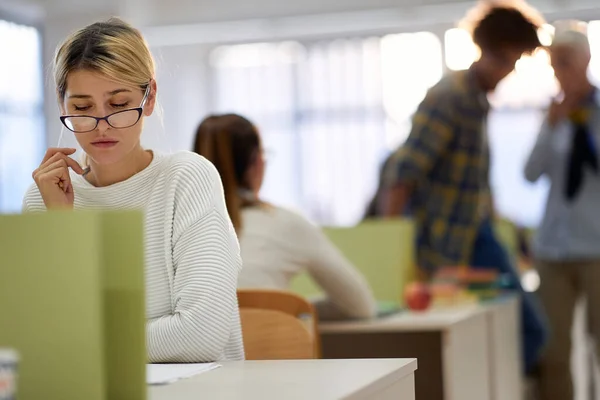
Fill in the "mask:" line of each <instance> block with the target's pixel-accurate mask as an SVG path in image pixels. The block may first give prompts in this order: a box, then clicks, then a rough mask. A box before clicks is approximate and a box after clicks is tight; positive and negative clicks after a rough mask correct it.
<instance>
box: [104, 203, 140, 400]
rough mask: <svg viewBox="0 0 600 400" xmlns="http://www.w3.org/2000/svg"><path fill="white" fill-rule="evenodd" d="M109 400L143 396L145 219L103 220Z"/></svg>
mask: <svg viewBox="0 0 600 400" xmlns="http://www.w3.org/2000/svg"><path fill="white" fill-rule="evenodd" d="M101 222H102V242H103V244H104V251H103V253H102V267H103V271H104V321H105V325H104V329H105V336H104V339H105V346H106V365H107V381H108V384H107V387H108V393H107V399H110V400H113V399H115V400H143V399H145V397H146V358H147V357H146V354H147V352H146V316H145V296H144V292H145V290H144V289H145V282H144V242H143V240H144V239H143V232H142V227H143V216H142V214H141V213H137V212H112V213H105V214H104V215H103V218H102V221H101Z"/></svg>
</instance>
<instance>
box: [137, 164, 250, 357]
mask: <svg viewBox="0 0 600 400" xmlns="http://www.w3.org/2000/svg"><path fill="white" fill-rule="evenodd" d="M190 160H192V162H191V163H189V162H188V163H185V165H181V167H177V165H174V166H173V168H174V169H175V170H178V171H181V170H183V168H185V170H184V171H185V172H184V173H182V174H180V175H178V176H176V177H174V179H173V181H172V183H173V185H174V187H173V188H172V190H174V191H175V194H174V205H173V206H174V213H173V232H172V252H173V273H174V275H173V285H172V307H173V310H174V311H173V313H172V314H171V315H167V316H163V317H160V318H156V319H154V320H151V321H149V322H148V325H147V335H148V337H147V340H148V355H149V358H150V361H151V362H210V361H215V360H222V359H227V360H232V359H234V360H239V359H243V357H244V355H243V344H242V339H241V333H240V322H239V312H238V304H237V296H236V285H237V277H238V273H239V270H240V268H241V258H240V251H239V245H238V241H237V236H236V234H235V230H234V229H233V226H232V224H231V221H230V219H229V216H228V214H227V211H226V206H225V200H224V196H223V188H222V185H221V181H220V178H219V175H218V173H217V171H216V170H215V168H214V167H213V166H212V164H210V163H209V162H208V161H206V160H204V159H201V158H199V157H198V158H197V157H192V158H190ZM182 161H185V160H182Z"/></svg>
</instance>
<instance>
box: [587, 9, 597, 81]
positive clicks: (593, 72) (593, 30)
mask: <svg viewBox="0 0 600 400" xmlns="http://www.w3.org/2000/svg"><path fill="white" fill-rule="evenodd" d="M588 39H589V41H590V47H591V51H592V61H591V62H590V79H591V80H592V81H594V83H596V84H597V85H600V21H591V22H590V23H589V24H588Z"/></svg>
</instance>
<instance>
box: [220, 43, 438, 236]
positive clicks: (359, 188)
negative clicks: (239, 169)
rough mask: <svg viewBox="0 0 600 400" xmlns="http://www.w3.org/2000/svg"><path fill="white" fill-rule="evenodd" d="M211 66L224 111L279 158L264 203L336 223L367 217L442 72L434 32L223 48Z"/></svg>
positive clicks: (269, 175)
mask: <svg viewBox="0 0 600 400" xmlns="http://www.w3.org/2000/svg"><path fill="white" fill-rule="evenodd" d="M407 54H410V55H411V57H407ZM211 66H212V70H213V73H214V79H213V82H214V85H215V88H214V93H215V104H214V109H215V111H217V112H230V111H232V112H237V113H240V114H243V115H246V116H248V117H249V118H251V119H252V120H254V122H255V123H256V124H257V125H258V126H259V128H260V129H261V132H262V136H263V139H264V142H265V147H266V148H267V150H268V154H270V155H271V158H268V160H267V161H268V163H269V165H268V168H267V174H266V177H265V184H264V188H263V192H262V196H263V197H264V198H265V199H266V200H269V201H272V202H273V203H275V204H279V205H283V206H287V207H292V208H296V209H298V210H300V211H301V212H303V213H304V214H305V215H307V216H309V217H311V218H313V219H314V220H315V221H317V222H319V223H321V224H327V225H352V224H355V223H356V222H357V221H359V220H360V219H361V217H362V215H363V213H364V210H365V205H366V204H367V203H368V201H369V200H370V196H371V194H372V193H373V192H374V191H375V189H376V185H377V180H378V172H379V163H380V162H381V161H382V159H383V158H384V157H385V156H386V155H387V154H388V153H389V152H390V151H391V150H392V149H394V148H395V147H397V145H398V144H399V143H401V142H402V141H403V140H404V139H405V138H406V136H407V134H408V131H409V128H410V116H411V114H412V113H413V112H414V111H415V109H416V107H417V105H418V104H419V103H420V101H421V100H422V99H423V97H424V95H425V93H426V91H427V89H428V88H429V87H430V86H432V85H433V84H434V83H435V82H437V81H438V80H439V79H440V77H441V76H442V67H443V66H442V51H441V43H440V41H439V40H438V38H437V37H436V36H435V35H433V34H431V33H427V32H420V33H410V34H397V35H388V36H385V37H372V38H357V39H338V40H333V41H322V42H311V43H299V42H282V43H257V44H245V45H233V46H221V47H218V48H216V49H215V50H214V51H213V52H212V55H211Z"/></svg>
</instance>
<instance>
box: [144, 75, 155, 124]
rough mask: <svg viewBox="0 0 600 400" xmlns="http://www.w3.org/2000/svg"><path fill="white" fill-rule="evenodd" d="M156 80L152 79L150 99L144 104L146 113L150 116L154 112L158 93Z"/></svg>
mask: <svg viewBox="0 0 600 400" xmlns="http://www.w3.org/2000/svg"><path fill="white" fill-rule="evenodd" d="M156 90H157V86H156V81H155V80H154V79H152V80H151V81H150V93H148V100H146V105H145V106H144V115H145V116H146V117H149V116H151V115H152V113H153V112H154V107H155V106H156V93H157V91H156Z"/></svg>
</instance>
